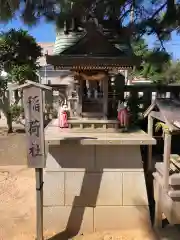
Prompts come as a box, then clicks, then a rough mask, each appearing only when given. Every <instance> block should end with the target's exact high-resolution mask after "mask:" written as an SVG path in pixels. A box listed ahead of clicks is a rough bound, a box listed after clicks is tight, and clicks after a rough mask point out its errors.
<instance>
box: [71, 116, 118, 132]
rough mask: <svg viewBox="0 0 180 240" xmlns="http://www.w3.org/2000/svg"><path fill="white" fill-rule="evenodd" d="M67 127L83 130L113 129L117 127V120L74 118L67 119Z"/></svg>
mask: <svg viewBox="0 0 180 240" xmlns="http://www.w3.org/2000/svg"><path fill="white" fill-rule="evenodd" d="M68 124H69V128H71V129H73V128H75V129H77V128H80V129H84V130H93V129H94V130H99V129H101V130H109V131H113V132H114V131H115V130H118V129H119V122H118V121H117V120H97V119H87V120H86V119H81V120H79V119H74V120H71V119H70V120H68Z"/></svg>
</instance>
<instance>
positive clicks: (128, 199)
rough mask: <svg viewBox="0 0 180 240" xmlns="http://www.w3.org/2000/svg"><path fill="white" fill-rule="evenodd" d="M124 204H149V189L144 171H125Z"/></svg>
mask: <svg viewBox="0 0 180 240" xmlns="http://www.w3.org/2000/svg"><path fill="white" fill-rule="evenodd" d="M123 205H128V206H129V205H130V206H143V205H148V198H147V190H146V183H145V177H144V173H142V172H125V173H123Z"/></svg>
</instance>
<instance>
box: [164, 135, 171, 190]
mask: <svg viewBox="0 0 180 240" xmlns="http://www.w3.org/2000/svg"><path fill="white" fill-rule="evenodd" d="M171 137H172V136H171V134H170V133H165V137H164V156H163V165H164V174H163V184H164V189H165V190H166V191H168V188H169V167H170V157H171Z"/></svg>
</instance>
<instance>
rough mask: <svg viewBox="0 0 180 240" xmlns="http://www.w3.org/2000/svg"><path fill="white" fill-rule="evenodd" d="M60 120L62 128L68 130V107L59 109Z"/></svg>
mask: <svg viewBox="0 0 180 240" xmlns="http://www.w3.org/2000/svg"><path fill="white" fill-rule="evenodd" d="M58 120H59V127H60V128H68V117H67V108H66V106H63V107H60V108H59V114H58Z"/></svg>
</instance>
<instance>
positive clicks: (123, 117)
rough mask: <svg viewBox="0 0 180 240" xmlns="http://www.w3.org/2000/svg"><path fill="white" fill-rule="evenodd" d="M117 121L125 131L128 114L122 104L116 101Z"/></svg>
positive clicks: (127, 124)
mask: <svg viewBox="0 0 180 240" xmlns="http://www.w3.org/2000/svg"><path fill="white" fill-rule="evenodd" d="M117 112H118V117H117V118H118V120H119V123H120V126H121V127H124V128H125V129H126V130H127V128H128V126H129V113H128V110H127V108H126V107H125V106H124V103H123V102H120V101H118V109H117Z"/></svg>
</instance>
